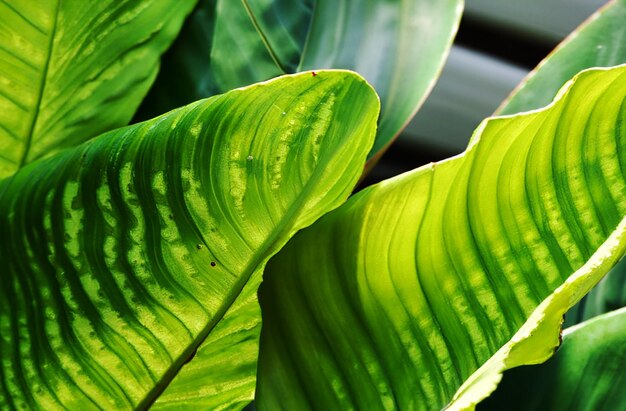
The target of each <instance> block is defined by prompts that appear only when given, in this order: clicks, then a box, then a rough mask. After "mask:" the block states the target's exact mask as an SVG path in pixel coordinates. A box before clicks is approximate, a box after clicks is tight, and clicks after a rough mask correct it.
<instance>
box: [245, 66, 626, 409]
mask: <svg viewBox="0 0 626 411" xmlns="http://www.w3.org/2000/svg"><path fill="white" fill-rule="evenodd" d="M625 107H626V67H625V66H622V67H618V68H614V69H612V70H594V71H586V72H583V73H581V74H580V75H578V76H577V77H576V79H575V81H574V82H570V83H568V85H567V87H565V88H564V89H563V91H562V92H561V93H560V94H559V96H558V98H557V99H556V100H555V102H554V103H553V104H552V105H551V106H549V107H548V108H546V109H544V110H541V111H536V112H532V113H528V114H524V115H519V116H513V117H503V118H494V119H490V120H487V121H486V122H484V123H483V124H482V125H481V126H480V127H479V129H478V130H477V132H476V133H477V136H478V138H476V139H475V143H474V144H472V145H470V146H469V147H468V149H467V150H466V152H465V153H464V154H462V155H460V156H457V157H453V158H451V159H449V160H447V161H443V162H441V163H433V164H430V165H428V166H425V167H423V168H420V169H417V170H415V171H413V172H410V173H407V174H404V175H401V176H398V177H396V178H394V179H391V180H389V181H386V182H383V183H381V184H378V185H376V186H373V187H371V188H369V189H366V190H364V191H362V192H361V193H359V194H358V195H356V196H355V197H353V198H352V199H351V200H350V201H348V202H347V203H346V204H345V205H343V206H342V207H340V208H339V209H337V210H335V211H334V212H332V213H329V214H328V215H327V216H325V217H324V218H323V219H321V220H320V221H318V222H317V223H316V224H314V225H313V226H312V227H310V228H308V229H306V230H304V231H302V232H301V233H299V234H298V235H297V236H295V237H294V238H293V239H292V240H291V241H290V242H289V244H288V245H287V246H286V247H285V248H284V249H282V250H281V252H280V253H278V254H277V255H276V256H275V257H274V258H273V259H272V260H270V262H269V263H268V265H267V268H266V277H265V278H266V281H265V282H264V283H263V285H262V286H261V288H260V299H261V307H262V310H263V330H262V333H261V351H260V352H261V356H260V360H259V380H258V391H257V406H258V408H259V409H262V410H265V409H268V410H275V409H306V408H311V409H350V408H355V409H441V408H444V407H448V408H449V409H468V408H469V409H471V408H473V407H474V405H475V404H476V403H477V402H478V401H480V400H481V399H483V398H485V397H486V396H487V395H488V394H489V393H491V392H492V391H493V390H494V389H495V387H496V385H497V383H498V381H499V380H500V378H501V373H502V372H503V371H504V370H506V369H509V368H512V367H515V366H519V365H522V364H529V363H538V362H542V361H545V360H546V359H547V358H549V357H550V356H551V355H552V353H553V351H554V349H555V347H556V346H558V343H559V341H558V336H559V328H560V323H561V321H562V316H563V314H564V313H565V311H566V310H567V309H568V308H569V307H571V306H572V305H573V304H574V303H575V302H576V301H577V300H579V299H580V298H581V297H582V296H583V295H584V294H585V293H586V292H587V291H589V289H590V288H591V287H592V286H593V285H594V284H595V283H597V282H598V281H599V280H600V279H601V278H602V276H603V275H604V274H605V273H606V272H607V271H608V270H609V269H610V268H611V267H612V266H613V265H614V264H615V263H616V262H617V260H618V259H619V258H620V257H621V256H622V255H624V253H625V252H626V218H625V216H626V181H625V175H626V169H625V168H624V165H625V164H626V158H625V157H624V156H625V155H626V128H625V126H624V125H625V124H626V109H625Z"/></svg>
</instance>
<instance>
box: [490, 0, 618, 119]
mask: <svg viewBox="0 0 626 411" xmlns="http://www.w3.org/2000/svg"><path fill="white" fill-rule="evenodd" d="M624 22H626V0H612V1H609V2H608V3H607V4H606V6H604V7H603V8H601V9H600V10H598V12H597V13H595V14H594V15H592V16H591V17H590V18H589V19H588V20H587V21H586V22H584V23H583V24H582V25H581V26H580V27H579V28H577V29H576V30H575V31H574V32H572V34H570V35H569V37H568V38H567V39H565V41H563V43H561V44H560V45H559V46H558V47H557V48H556V50H554V51H553V52H552V53H551V54H550V55H549V56H547V57H546V58H545V59H544V61H542V62H541V63H540V64H539V65H538V66H537V68H535V70H533V71H532V72H531V73H530V74H529V75H528V77H527V78H526V79H524V81H522V83H520V85H519V86H518V87H517V89H516V90H515V91H514V92H513V93H512V94H511V96H509V98H508V99H507V100H505V101H504V102H503V103H502V105H501V106H500V107H499V108H498V110H497V112H496V113H497V114H515V113H518V112H521V111H528V110H534V109H538V108H540V107H543V106H545V105H546V104H548V103H550V101H551V100H552V98H553V97H554V95H555V94H556V92H557V91H558V90H559V88H560V87H561V85H563V83H565V82H566V81H567V80H569V79H570V78H572V77H573V76H574V75H575V74H576V73H578V72H579V71H582V70H585V69H588V68H592V67H611V66H617V65H619V64H624V63H626V24H624Z"/></svg>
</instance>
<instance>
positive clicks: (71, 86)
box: [0, 0, 196, 178]
mask: <svg viewBox="0 0 626 411" xmlns="http://www.w3.org/2000/svg"><path fill="white" fill-rule="evenodd" d="M195 3H196V1H194V0H184V1H175V0H164V1H161V0H159V1H157V0H141V1H128V0H125V1H113V0H107V1H98V2H85V1H80V0H68V1H61V0H45V1H37V2H33V1H30V0H8V1H3V2H0V178H3V177H6V176H9V175H11V174H13V173H14V172H15V171H16V170H17V169H19V168H20V167H22V166H23V165H25V164H27V163H29V162H31V161H33V160H35V159H37V158H40V157H45V156H47V155H49V154H51V153H53V152H56V151H58V150H60V149H62V148H66V147H71V146H74V145H76V144H79V143H81V142H83V141H85V140H87V139H89V138H91V137H94V136H96V135H98V134H100V133H102V132H104V131H108V130H110V129H112V128H116V127H120V126H124V125H126V124H128V121H130V119H131V118H132V116H133V115H134V113H135V110H136V109H137V107H138V106H139V103H140V102H141V100H142V99H143V97H144V96H145V94H146V93H147V91H148V88H149V87H150V85H151V84H152V82H153V80H154V78H155V77H156V74H157V71H158V66H159V58H160V55H161V53H162V52H163V51H165V49H166V48H167V47H168V46H169V45H170V43H171V42H172V41H173V40H174V38H175V37H176V35H177V34H178V31H179V29H180V26H181V25H182V23H183V20H184V18H185V16H186V15H187V14H188V13H189V12H190V11H191V9H192V8H193V6H194V4H195Z"/></svg>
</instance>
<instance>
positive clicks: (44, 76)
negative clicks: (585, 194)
mask: <svg viewBox="0 0 626 411" xmlns="http://www.w3.org/2000/svg"><path fill="white" fill-rule="evenodd" d="M60 9H61V0H58V1H57V3H56V9H55V11H54V18H53V20H52V28H51V30H50V35H49V39H48V47H47V50H48V55H47V56H46V61H45V63H44V66H43V68H42V70H41V80H40V83H39V90H38V93H37V99H36V101H35V112H34V114H33V117H32V119H31V121H30V125H29V128H28V132H27V134H26V140H25V141H24V152H23V154H22V158H21V159H20V161H19V164H18V165H17V170H19V169H20V168H22V167H24V165H26V159H27V158H28V154H29V152H30V147H31V145H32V141H33V134H34V132H35V126H36V124H37V120H38V119H39V113H40V112H41V101H42V100H43V93H44V90H45V88H46V83H47V80H48V70H49V68H50V60H51V59H52V50H53V48H54V37H55V35H56V30H57V26H58V21H59V10H60ZM17 170H16V171H17Z"/></svg>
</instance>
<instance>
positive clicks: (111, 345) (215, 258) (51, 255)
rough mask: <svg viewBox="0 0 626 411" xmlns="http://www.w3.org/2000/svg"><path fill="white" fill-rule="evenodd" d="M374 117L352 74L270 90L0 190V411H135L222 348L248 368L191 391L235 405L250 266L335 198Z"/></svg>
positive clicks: (346, 187) (51, 162) (246, 374)
mask: <svg viewBox="0 0 626 411" xmlns="http://www.w3.org/2000/svg"><path fill="white" fill-rule="evenodd" d="M378 108H379V104H378V99H377V98H376V95H375V93H374V92H373V90H372V88H371V87H370V86H369V85H368V84H367V83H365V81H364V80H363V79H362V78H361V77H359V76H357V75H355V74H354V73H350V72H343V71H324V72H320V73H318V75H317V76H316V77H312V76H311V75H310V74H300V75H295V76H285V77H281V78H279V79H276V80H273V81H271V82H268V83H264V84H260V85H254V86H250V87H247V88H245V89H240V90H235V91H232V92H229V93H227V94H224V95H221V96H216V97H213V98H211V99H208V100H203V101H199V102H196V103H194V104H192V105H189V106H187V107H184V108H181V109H178V110H175V111H172V112H170V113H167V114H165V115H163V116H161V117H158V118H156V119H154V120H151V121H148V122H145V123H141V124H138V125H134V126H130V127H126V128H122V129H119V130H115V131H112V132H109V133H106V134H104V135H102V136H100V137H97V138H95V139H93V140H91V141H89V142H87V143H85V144H83V145H81V146H78V147H76V148H74V149H71V150H65V151H63V152H61V153H59V154H57V155H56V156H53V157H50V158H48V159H43V160H40V161H37V162H34V163H32V164H30V165H28V166H26V167H24V168H23V169H21V170H20V171H19V172H18V173H16V174H15V175H13V176H12V177H10V178H8V179H5V180H4V181H2V182H0V232H1V233H2V236H3V238H2V241H1V242H0V261H1V262H2V266H3V273H2V276H0V359H1V362H0V408H9V409H12V408H16V409H24V408H26V409H36V408H39V409H44V410H53V409H59V408H67V409H77V410H78V409H79V410H85V409H93V408H102V409H128V408H144V407H146V406H148V405H149V404H151V403H152V402H153V401H154V400H155V399H156V398H158V396H159V394H160V393H161V392H162V391H163V390H164V389H165V388H166V386H168V384H170V382H171V381H172V379H174V377H175V376H176V375H177V374H178V373H179V371H180V369H181V367H182V368H183V374H185V371H184V370H185V369H186V367H183V365H184V363H185V362H187V361H191V363H190V364H191V365H190V367H193V364H194V362H195V361H196V358H194V352H195V351H196V349H198V350H199V351H200V352H202V351H204V350H208V351H214V350H216V348H220V349H222V348H223V351H221V352H219V355H218V356H217V357H212V358H210V360H212V361H219V356H220V355H221V356H224V358H232V357H236V356H237V355H239V351H238V350H239V349H238V346H236V345H234V344H232V341H234V340H235V339H244V340H246V341H248V345H246V346H245V347H244V348H243V349H242V351H243V358H241V359H239V360H242V361H245V362H250V363H249V364H248V363H246V364H244V366H242V368H240V369H235V368H232V367H231V368H229V369H228V371H227V372H224V373H219V372H217V371H215V372H214V373H213V374H212V375H209V376H205V378H204V379H203V380H202V384H203V386H204V387H205V389H207V390H212V394H214V395H215V396H218V397H220V398H218V399H217V400H216V399H212V398H211V397H210V396H208V397H207V398H205V399H204V401H217V403H219V404H221V405H222V406H225V405H227V401H241V398H240V397H241V395H242V394H241V392H237V393H236V394H235V395H233V394H231V393H230V392H228V391H229V389H232V388H233V386H236V385H238V384H240V381H243V384H247V386H246V387H245V388H246V389H247V396H248V397H251V396H252V393H253V391H254V381H253V379H254V375H255V372H254V361H255V360H256V356H254V358H253V357H251V356H249V355H248V353H249V352H250V350H251V348H250V345H249V344H254V345H256V338H257V335H258V321H259V318H258V315H259V309H258V304H257V303H256V293H255V291H256V286H257V284H258V283H259V282H260V280H261V278H260V277H261V273H262V268H263V266H264V264H265V262H266V260H267V259H268V258H269V257H270V256H271V255H272V254H274V253H275V252H276V251H277V250H278V249H279V248H280V247H281V246H282V245H283V244H284V243H285V242H286V241H287V239H288V238H289V237H290V236H292V235H293V233H294V232H295V231H296V230H298V229H299V228H302V227H303V226H306V225H309V224H311V223H312V222H313V221H314V220H315V219H317V218H318V217H319V216H320V215H322V214H323V213H325V212H327V211H328V210H330V209H332V208H334V207H336V206H337V205H339V203H340V202H341V201H343V200H344V199H345V198H346V197H347V196H348V194H349V192H350V191H351V190H352V188H353V186H354V184H355V183H356V181H357V179H358V177H359V175H360V172H361V169H362V167H363V164H364V161H365V157H366V154H367V152H368V150H369V149H370V147H371V144H372V142H373V138H374V134H375V124H376V117H377V113H378ZM242 307H244V309H242ZM242 311H245V312H244V314H245V315H241V312H242ZM225 338H226V339H230V340H231V341H230V343H229V344H227V345H226V346H225V347H223V346H220V345H219V344H221V341H223V339H225ZM203 342H204V344H203ZM198 347H200V348H198ZM198 357H199V358H198V359H200V360H201V358H202V356H201V354H199V355H198ZM183 380H184V377H183ZM251 380H252V382H251ZM175 385H176V380H175V382H174V387H173V389H175ZM211 408H212V407H211Z"/></svg>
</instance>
